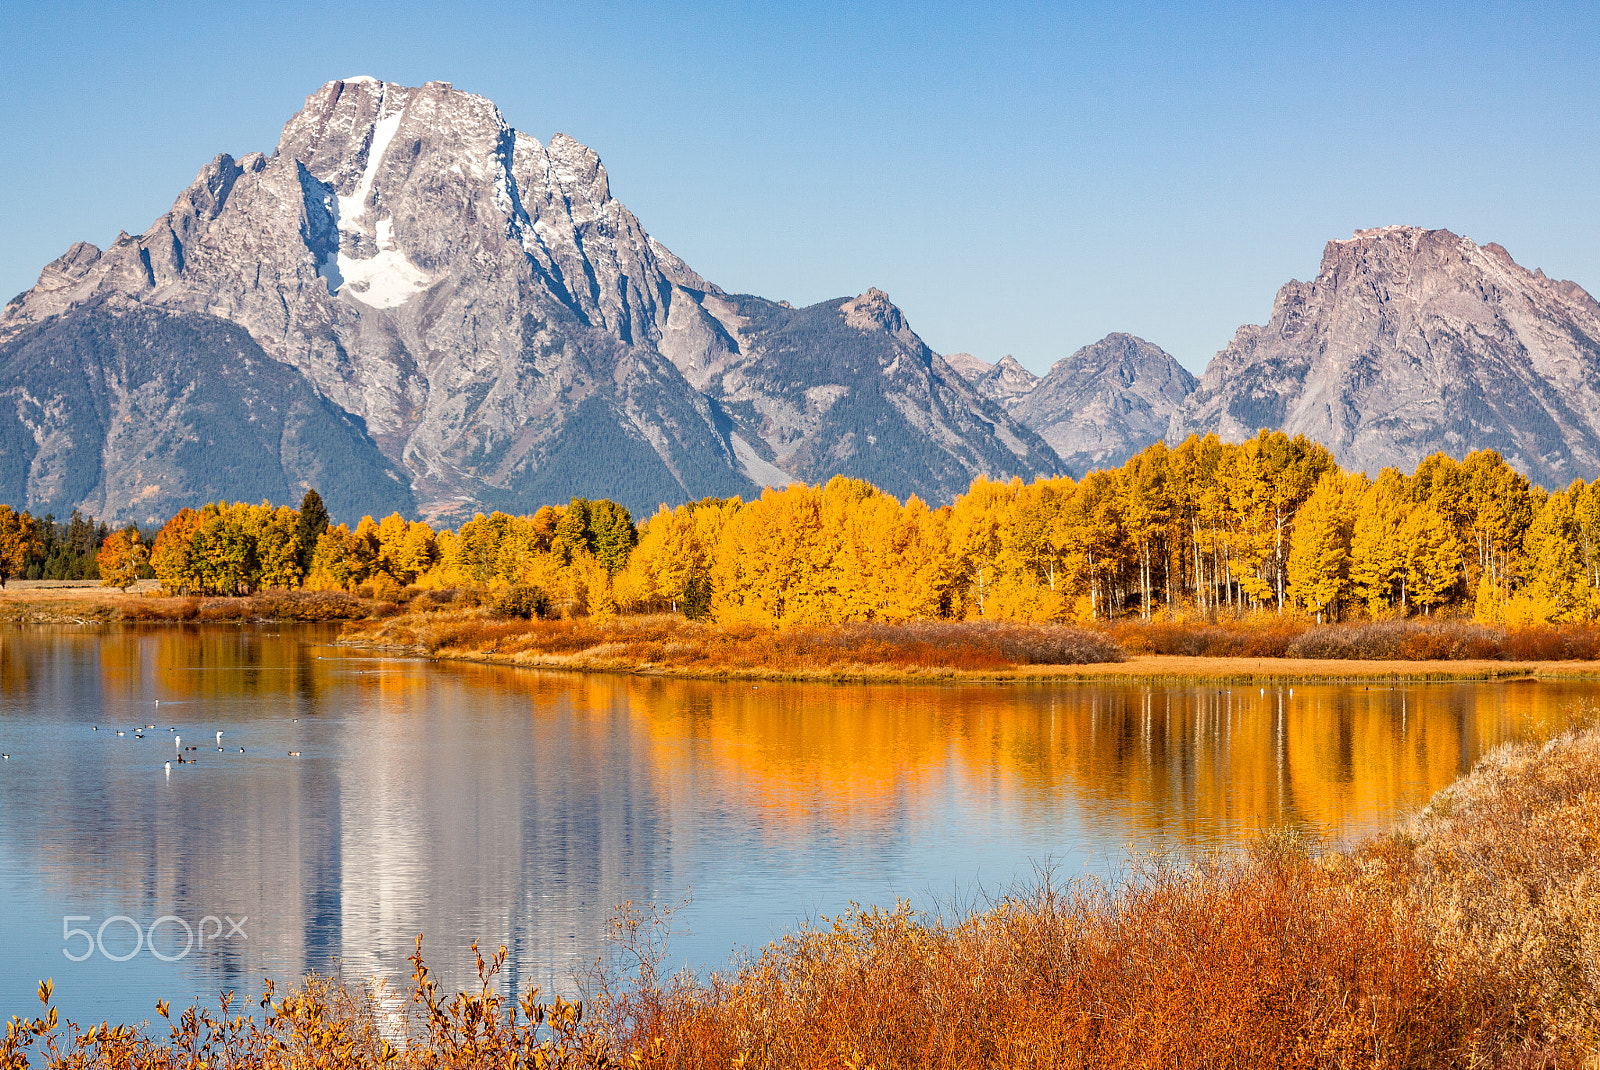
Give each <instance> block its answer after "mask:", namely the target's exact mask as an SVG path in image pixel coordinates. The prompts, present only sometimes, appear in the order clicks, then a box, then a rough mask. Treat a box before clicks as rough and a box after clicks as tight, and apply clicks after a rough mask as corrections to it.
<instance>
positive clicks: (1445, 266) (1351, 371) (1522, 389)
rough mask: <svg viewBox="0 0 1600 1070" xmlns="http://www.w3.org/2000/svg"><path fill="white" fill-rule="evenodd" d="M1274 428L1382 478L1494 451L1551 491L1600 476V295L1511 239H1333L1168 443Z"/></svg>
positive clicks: (1392, 232)
mask: <svg viewBox="0 0 1600 1070" xmlns="http://www.w3.org/2000/svg"><path fill="white" fill-rule="evenodd" d="M1261 427H1269V428H1275V429H1281V430H1283V431H1286V432H1288V433H1290V434H1304V435H1306V436H1307V437H1310V438H1313V439H1316V440H1317V441H1319V442H1322V443H1323V444H1325V445H1326V446H1328V448H1329V449H1331V450H1332V451H1333V453H1334V455H1335V456H1336V457H1337V458H1338V459H1339V461H1340V463H1342V464H1344V465H1346V466H1347V467H1353V468H1362V469H1365V470H1366V471H1368V472H1369V473H1370V474H1373V475H1376V474H1377V471H1378V470H1379V469H1380V468H1382V467H1384V466H1386V465H1394V466H1397V467H1400V468H1402V469H1405V470H1409V469H1411V468H1412V467H1413V466H1415V464H1416V463H1417V462H1418V461H1420V460H1421V459H1422V458H1424V457H1426V456H1427V455H1429V454H1431V453H1433V452H1435V451H1440V450H1442V451H1445V452H1447V453H1450V454H1452V455H1455V456H1461V455H1462V454H1464V453H1466V452H1468V451H1471V450H1477V449H1495V450H1498V451H1499V452H1500V453H1501V454H1502V455H1503V456H1505V458H1506V459H1507V460H1508V461H1509V462H1510V463H1511V464H1513V465H1514V466H1515V467H1517V468H1518V469H1520V470H1521V471H1523V472H1524V473H1526V474H1527V475H1529V476H1530V477H1532V478H1533V479H1535V480H1536V481H1538V482H1541V483H1543V484H1544V485H1546V486H1551V487H1556V486H1563V485H1565V484H1566V483H1567V482H1568V481H1569V480H1571V479H1573V478H1575V477H1582V478H1585V479H1590V478H1594V477H1595V476H1596V475H1600V304H1597V303H1596V301H1595V299H1594V298H1593V297H1591V296H1590V295H1589V294H1588V293H1586V292H1585V291H1584V290H1583V288H1582V287H1580V286H1578V285H1577V284H1576V283H1572V282H1565V281H1557V280H1554V279H1550V278H1547V277H1546V276H1545V275H1544V273H1543V272H1542V271H1529V270H1527V269H1526V268H1523V267H1521V266H1520V265H1518V264H1517V263H1516V262H1515V261H1514V260H1513V259H1512V258H1511V255H1510V254H1509V253H1507V252H1506V250H1505V249H1504V248H1502V247H1501V246H1499V245H1497V244H1494V243H1490V244H1487V245H1482V246H1480V245H1478V244H1476V243H1475V242H1473V241H1472V240H1471V239H1470V238H1465V237H1461V236H1459V235H1456V234H1453V233H1451V232H1450V231H1448V230H1426V229H1423V228H1420V227H1407V226H1391V227H1380V228H1374V229H1370V230H1358V231H1356V232H1355V234H1354V236H1352V237H1351V238H1348V239H1344V240H1340V241H1332V242H1329V243H1328V245H1327V247H1326V249H1325V251H1324V253H1323V257H1322V265H1321V268H1320V270H1319V271H1318V273H1317V276H1316V278H1315V279H1313V280H1312V281H1311V282H1290V283H1288V284H1287V285H1285V286H1284V287H1283V288H1282V289H1280V290H1279V291H1278V295H1277V299H1276V301H1275V302H1274V303H1273V309H1272V317H1271V319H1270V320H1269V321H1268V322H1267V323H1266V324H1265V325H1263V326H1255V325H1247V326H1244V327H1241V328H1239V331H1238V333H1237V334H1236V335H1235V336H1234V338H1233V341H1232V342H1231V343H1229V345H1228V346H1227V348H1226V349H1224V350H1223V351H1222V352H1220V353H1218V354H1217V356H1216V358H1215V359H1213V360H1212V362H1211V364H1210V365H1209V366H1208V367H1207V368H1206V372H1205V375H1204V376H1203V377H1202V378H1201V380H1200V384H1199V387H1198V388H1197V389H1196V390H1195V392H1194V394H1193V395H1191V396H1190V398H1189V399H1188V400H1187V401H1186V402H1185V403H1184V405H1183V407H1182V408H1181V409H1180V410H1179V411H1178V412H1177V413H1175V414H1174V415H1173V417H1172V420H1171V423H1170V426H1169V428H1168V439H1169V441H1178V440H1181V439H1182V438H1183V437H1184V436H1186V435H1188V434H1190V433H1192V432H1201V433H1204V432H1212V431H1214V432H1216V433H1218V434H1219V435H1221V436H1222V437H1224V438H1226V439H1230V440H1235V441H1236V440H1239V439H1241V438H1244V437H1247V436H1249V435H1253V434H1254V433H1255V431H1256V429H1258V428H1261Z"/></svg>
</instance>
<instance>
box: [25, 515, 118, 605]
mask: <svg viewBox="0 0 1600 1070" xmlns="http://www.w3.org/2000/svg"><path fill="white" fill-rule="evenodd" d="M110 534H111V532H110V529H109V528H107V526H106V525H105V523H104V522H100V521H96V520H95V518H94V517H92V516H84V515H83V514H82V513H80V512H78V511H77V510H76V509H74V510H73V511H72V517H71V519H69V520H66V521H58V520H57V519H56V518H55V516H54V515H53V514H51V513H46V514H45V515H44V516H42V517H35V516H33V515H32V514H31V513H29V512H28V511H27V510H22V511H21V512H18V511H16V510H14V509H12V508H11V507H10V506H9V505H0V587H4V586H5V584H6V581H7V580H10V579H30V580H97V579H99V578H100V568H99V563H98V561H97V560H96V558H97V555H98V553H99V551H100V547H101V545H102V544H103V543H104V542H105V540H106V538H107V537H108V536H109V535H110Z"/></svg>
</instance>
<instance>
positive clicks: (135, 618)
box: [0, 586, 399, 624]
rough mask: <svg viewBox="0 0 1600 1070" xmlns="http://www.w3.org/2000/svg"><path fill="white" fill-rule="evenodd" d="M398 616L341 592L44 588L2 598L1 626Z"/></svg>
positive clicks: (385, 607) (382, 606)
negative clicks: (179, 593) (231, 594)
mask: <svg viewBox="0 0 1600 1070" xmlns="http://www.w3.org/2000/svg"><path fill="white" fill-rule="evenodd" d="M397 612H399V608H398V607H397V606H394V605H392V604H389V603H375V602H371V601H367V600H363V599H360V598H357V597H355V596H354V595H348V594H345V593H343V592H342V591H299V590H294V591H290V590H279V589H273V590H267V591H262V592H260V593H258V594H254V595H250V596H248V597H243V598H185V597H173V596H167V595H161V594H124V593H122V592H121V591H118V590H116V589H115V588H104V587H83V586H76V587H63V586H52V587H40V588H34V589H28V590H21V591H14V590H12V589H10V588H7V590H6V591H5V593H4V594H0V621H7V622H10V623H17V624H97V623H98V624H110V623H117V622H122V621H127V622H143V623H152V622H154V623H162V622H188V621H306V622H315V621H350V620H363V619H366V618H368V617H374V616H383V615H386V614H392V613H397Z"/></svg>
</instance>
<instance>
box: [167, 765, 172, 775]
mask: <svg viewBox="0 0 1600 1070" xmlns="http://www.w3.org/2000/svg"><path fill="white" fill-rule="evenodd" d="M171 775H172V763H171V762H168V763H167V776H171Z"/></svg>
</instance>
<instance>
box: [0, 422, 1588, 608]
mask: <svg viewBox="0 0 1600 1070" xmlns="http://www.w3.org/2000/svg"><path fill="white" fill-rule="evenodd" d="M308 502H309V498H308ZM306 504H307V503H303V508H302V510H301V511H300V512H296V511H295V510H292V509H289V508H287V507H276V508H274V507H273V506H271V505H269V504H266V503H263V504H261V505H248V504H245V503H235V504H231V505H230V504H227V503H220V502H219V503H216V504H213V505H207V506H205V507H204V508H202V509H200V510H184V511H183V512H181V513H179V514H178V515H177V516H175V517H173V518H172V520H171V521H169V522H168V524H167V525H166V527H165V528H163V529H162V532H161V534H160V536H159V537H158V538H157V539H156V540H155V545H154V547H153V549H152V551H151V553H150V562H149V563H150V567H151V568H153V569H154V571H155V573H156V575H157V576H158V577H159V578H160V579H161V581H162V583H163V585H164V586H165V587H166V588H167V589H169V590H172V591H184V592H188V593H195V594H245V593H249V592H251V591H253V590H256V589H258V588H261V587H297V586H304V587H307V588H311V589H322V590H335V589H337V590H352V591H361V592H363V593H366V594H368V595H370V596H372V597H375V598H379V599H383V600H398V599H400V598H402V597H403V595H402V592H403V591H404V590H405V589H407V588H434V589H439V588H504V587H519V586H521V587H529V588H537V589H538V591H539V592H540V594H541V596H542V600H541V599H535V600H534V602H532V603H530V604H539V605H547V606H548V607H549V609H548V612H550V613H552V614H559V615H562V616H574V615H580V616H581V615H590V616H600V617H605V616H609V615H612V614H615V613H618V612H657V611H666V612H679V613H682V614H684V615H685V616H687V617H689V618H691V619H705V618H710V619H712V620H715V621H717V622H719V623H724V624H758V625H764V626H778V627H783V626H790V625H821V624H833V623H841V622H849V621H882V622H888V623H897V622H903V621H908V620H922V619H956V620H961V619H971V618H985V619H1003V620H1026V621H1052V620H1054V621H1063V620H1072V621H1093V620H1109V619H1116V618H1125V617H1130V616H1137V617H1140V618H1143V619H1150V618H1152V617H1153V616H1155V615H1156V614H1158V613H1163V612H1166V611H1175V612H1184V613H1190V612H1199V613H1202V614H1210V613H1213V612H1217V611H1221V612H1229V613H1239V612H1246V611H1270V612H1273V613H1303V614H1305V615H1307V616H1309V617H1314V618H1315V619H1317V620H1318V621H1325V620H1333V619H1348V618H1350V617H1353V616H1371V617H1378V618H1383V617H1390V616H1397V615H1398V616H1405V615H1411V614H1428V613H1432V612H1434V611H1435V610H1436V609H1438V608H1439V607H1441V606H1458V607H1462V608H1464V609H1470V610H1471V611H1473V612H1474V613H1475V614H1476V615H1477V616H1478V617H1479V618H1480V619H1482V620H1485V621H1489V622H1509V623H1534V622H1563V623H1565V622H1581V621H1588V620H1593V619H1596V618H1597V617H1600V547H1597V545H1596V544H1597V536H1600V490H1597V489H1595V488H1593V487H1590V486H1589V485H1586V484H1583V483H1581V482H1577V483H1574V484H1573V485H1572V486H1571V487H1569V488H1567V489H1566V490H1564V491H1559V492H1556V493H1554V494H1551V493H1547V492H1545V491H1543V490H1541V489H1539V488H1537V487H1533V486H1531V485H1530V484H1529V482H1528V481H1527V480H1526V479H1525V478H1523V477H1522V476H1520V475H1518V474H1517V473H1516V472H1515V471H1514V470H1513V469H1512V468H1511V467H1510V466H1509V465H1508V464H1507V463H1506V462H1505V461H1504V460H1503V459H1502V458H1501V457H1500V456H1499V455H1498V454H1496V453H1493V452H1489V451H1484V452H1479V453H1474V454H1471V455H1470V456H1468V457H1467V458H1466V459H1465V460H1464V461H1459V462H1458V461H1455V460H1452V459H1451V458H1449V457H1445V456H1443V455H1442V454H1441V455H1435V456H1433V457H1429V458H1427V459H1426V460H1425V461H1423V462H1422V464H1421V465H1419V466H1418V468H1417V470H1416V472H1414V473H1413V474H1411V475H1404V474H1402V473H1400V472H1398V471H1395V470H1392V469H1385V470H1384V471H1383V472H1381V473H1379V474H1378V476H1377V478H1376V479H1369V478H1368V477H1367V476H1366V475H1364V474H1362V473H1348V472H1344V471H1342V470H1341V469H1340V468H1339V467H1338V465H1336V464H1335V463H1334V461H1333V458H1332V456H1331V455H1330V454H1329V452H1328V451H1327V450H1326V449H1324V448H1322V447H1321V446H1318V445H1316V444H1314V443H1311V442H1309V441H1307V440H1306V439H1304V438H1301V437H1295V438H1289V437H1288V436H1285V435H1283V434H1280V433H1268V432H1262V433H1261V434H1260V435H1258V436H1257V437H1255V438H1253V439H1250V440H1249V441H1246V442H1244V443H1240V444H1229V443H1224V442H1222V441H1220V440H1219V439H1218V438H1216V436H1207V437H1206V438H1199V437H1191V438H1190V439H1189V440H1188V441H1186V442H1184V443H1183V444H1182V445H1180V446H1178V447H1177V448H1175V449H1169V448H1168V447H1167V446H1166V445H1164V444H1162V443H1157V444H1156V445H1154V446H1151V447H1150V448H1148V449H1146V450H1144V451H1143V452H1141V453H1140V454H1138V455H1136V456H1135V457H1133V458H1132V459H1130V460H1129V461H1128V462H1127V463H1126V464H1124V465H1123V466H1122V467H1120V468H1117V469H1111V470H1106V471H1097V472H1091V473H1090V474H1089V475H1087V476H1085V477H1084V478H1083V479H1082V480H1081V481H1074V480H1072V479H1069V478H1065V477H1058V478H1053V479H1039V480H1036V481H1035V482H1033V483H1031V484H1024V483H1022V482H1021V480H1016V479H1014V480H1012V481H1010V482H1009V483H998V482H992V481H990V480H988V479H985V478H983V477H979V478H978V479H977V480H975V481H974V482H973V483H972V485H971V487H970V488H969V489H968V491H967V493H966V494H964V495H962V496H961V497H959V498H957V499H956V501H955V502H954V503H953V504H951V505H948V506H944V507H941V508H931V507H930V506H929V505H927V504H926V503H924V502H922V501H920V500H918V499H916V498H911V499H909V500H908V501H905V502H900V501H898V500H897V499H895V498H893V497H890V496H889V495H886V494H884V493H882V492H880V491H878V490H877V489H876V488H874V487H872V486H871V485H870V484H867V483H864V482H862V481H860V480H852V479H846V478H844V477H842V476H841V477H836V478H834V479H833V480H831V481H829V482H828V483H827V484H826V485H825V486H820V487H813V486H807V485H804V484H793V485H791V486H789V487H787V488H785V489H782V490H773V489H769V490H767V491H765V492H764V493H763V494H762V495H761V497H760V498H758V499H757V500H755V501H751V502H744V501H741V500H740V499H738V498H730V499H725V500H724V499H714V498H713V499H705V500H703V501H699V502H693V503H688V504H685V505H680V506H678V507H677V508H675V509H669V508H667V507H665V506H663V507H662V508H661V509H660V510H659V511H658V512H657V513H656V514H655V515H654V516H651V517H650V518H649V519H648V520H646V521H645V522H644V523H643V524H642V525H640V526H638V527H637V528H636V527H635V525H634V523H633V518H632V517H631V516H630V515H629V514H628V511H627V510H626V509H624V508H622V507H621V506H619V505H617V504H615V503H613V502H609V501H603V500H599V501H586V500H584V499H573V501H572V502H570V503H569V504H567V505H564V506H546V507H544V508H542V509H540V510H538V511H537V512H536V513H534V514H533V515H531V516H510V515H508V514H505V513H498V512H497V513H492V514H490V515H488V516H485V515H482V514H479V515H478V516H476V517H474V518H473V519H472V520H470V521H468V522H466V523H464V524H462V525H461V526H460V528H459V529H458V530H456V531H434V530H433V528H432V527H430V526H429V525H428V524H426V523H424V522H422V521H412V520H407V519H405V518H403V517H401V516H399V515H398V514H396V515H392V516H390V517H387V518H385V519H383V520H381V521H379V520H374V519H373V518H371V517H366V518H364V519H363V520H362V521H361V523H360V524H358V525H357V526H356V528H355V530H354V531H351V530H350V529H349V528H347V527H346V526H344V525H336V526H335V525H330V524H328V523H327V520H326V513H320V512H319V511H318V510H316V509H310V510H309V511H308V509H307V508H306ZM319 504H320V503H319ZM24 515H25V514H24ZM7 516H11V517H12V518H13V519H14V520H16V521H17V523H16V524H13V525H12V526H20V525H21V521H20V519H18V518H16V515H15V514H10V513H9V511H5V510H0V555H3V554H4V553H6V552H7V551H6V549H5V548H6V546H8V545H10V543H9V542H7V541H6V540H7V539H8V538H11V537H10V536H8V535H7V534H6V533H7V531H9V530H10V529H9V528H8V527H7V526H6V518H7ZM25 537H26V536H25V533H16V537H15V538H12V540H11V541H13V542H14V541H17V540H18V539H25ZM142 546H143V544H142V543H141V542H140V541H139V540H138V539H137V538H136V537H134V536H133V535H130V534H128V533H124V532H119V533H117V534H115V535H114V536H113V537H112V538H111V539H109V540H107V542H106V546H105V548H104V549H103V550H102V558H103V559H102V561H101V568H102V572H103V573H104V574H105V575H106V576H108V577H110V578H111V579H110V580H108V582H117V583H118V584H119V585H120V584H121V583H123V582H124V581H126V580H127V579H128V578H129V577H130V576H132V575H136V574H137V571H138V568H139V566H140V564H141V562H139V561H138V560H137V558H138V555H139V553H140V552H141V548H142Z"/></svg>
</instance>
